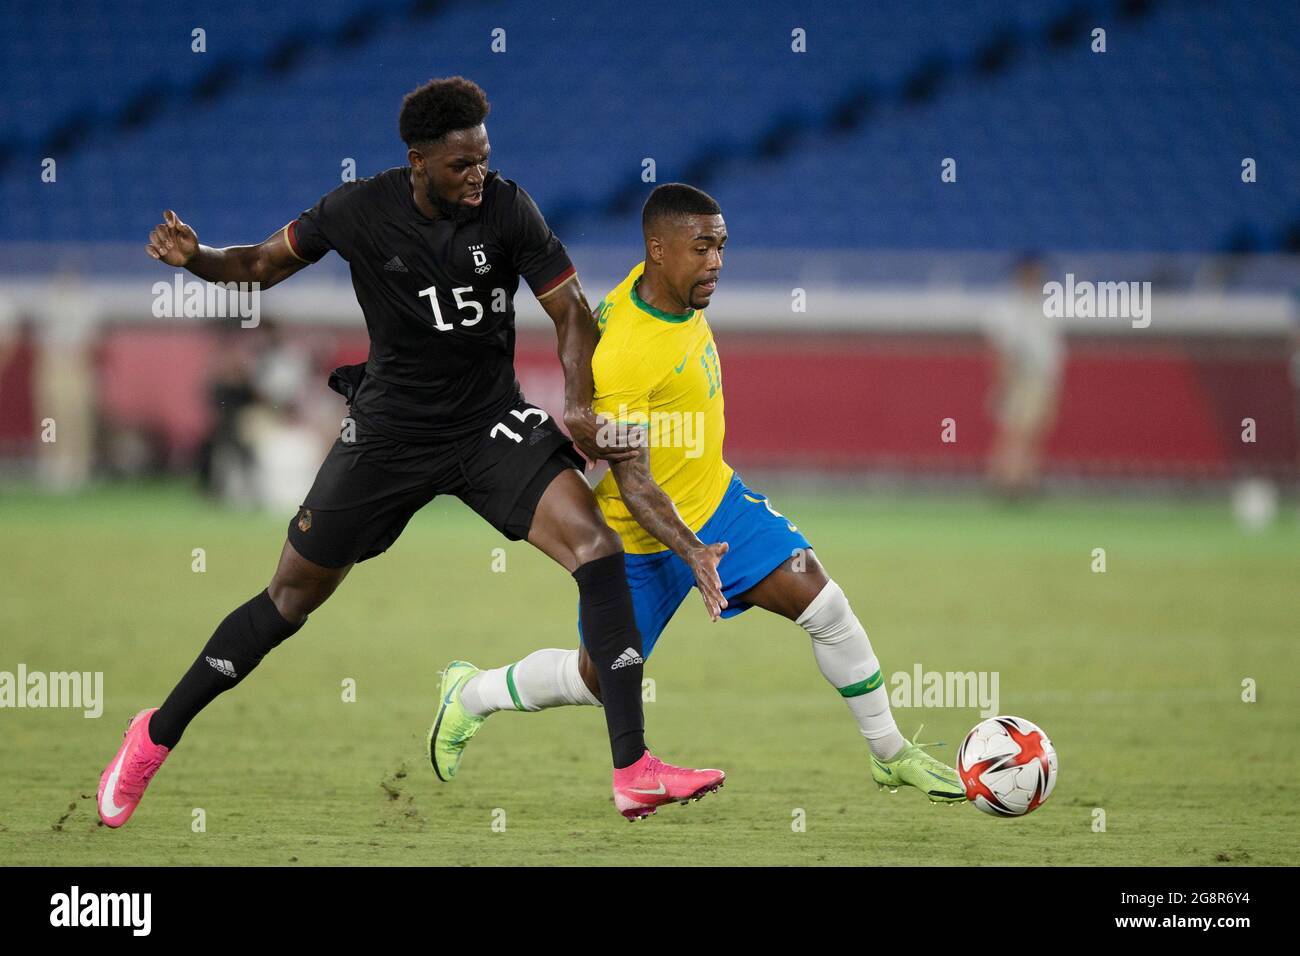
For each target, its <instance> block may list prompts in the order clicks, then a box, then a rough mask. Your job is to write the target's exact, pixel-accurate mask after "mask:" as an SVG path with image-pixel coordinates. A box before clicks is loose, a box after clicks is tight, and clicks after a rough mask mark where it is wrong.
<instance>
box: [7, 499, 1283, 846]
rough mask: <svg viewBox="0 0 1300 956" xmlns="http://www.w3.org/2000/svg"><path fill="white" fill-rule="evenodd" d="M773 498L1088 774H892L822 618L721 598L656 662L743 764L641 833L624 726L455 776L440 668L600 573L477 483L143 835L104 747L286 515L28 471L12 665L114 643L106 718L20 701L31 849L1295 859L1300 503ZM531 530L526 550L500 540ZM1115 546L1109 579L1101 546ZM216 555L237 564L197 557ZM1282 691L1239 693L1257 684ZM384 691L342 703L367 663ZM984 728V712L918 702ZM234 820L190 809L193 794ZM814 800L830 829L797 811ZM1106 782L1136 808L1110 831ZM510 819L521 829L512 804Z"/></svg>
mask: <svg viewBox="0 0 1300 956" xmlns="http://www.w3.org/2000/svg"><path fill="white" fill-rule="evenodd" d="M768 490H770V491H772V492H773V502H774V505H775V506H776V507H777V508H779V509H780V510H782V511H784V512H785V513H786V514H787V515H790V516H791V517H792V519H793V520H795V522H796V523H797V524H799V526H800V528H801V529H802V530H803V531H805V533H807V534H808V535H809V537H810V538H811V539H812V540H813V542H814V544H815V545H816V547H817V551H818V554H819V556H820V557H821V559H822V561H823V563H824V564H825V565H826V566H827V568H828V569H829V570H830V571H831V573H832V575H833V576H834V577H835V578H836V579H837V580H838V581H839V582H840V583H841V584H842V585H843V587H844V589H845V590H846V592H847V593H848V594H849V597H850V599H851V600H852V602H853V604H854V606H855V609H856V610H857V612H858V615H859V617H860V618H861V619H862V621H863V623H864V624H865V625H866V627H867V629H868V632H869V633H870V635H871V638H872V642H873V645H874V647H875V649H876V652H877V654H878V655H879V657H880V659H881V663H882V666H883V669H884V671H885V674H886V675H887V676H888V675H890V674H892V673H894V672H896V671H908V672H910V671H911V670H912V667H913V665H914V664H915V663H916V662H920V663H921V664H922V665H923V666H924V667H925V669H927V670H960V671H966V670H975V671H997V672H998V673H999V675H1000V691H1001V710H1002V711H1003V712H1008V713H1016V714H1021V715H1023V716H1025V717H1028V718H1030V719H1031V720H1034V721H1036V722H1038V723H1039V724H1041V725H1042V726H1043V727H1044V729H1046V730H1047V731H1048V733H1049V734H1050V735H1051V736H1052V738H1053V741H1054V742H1055V744H1056V748H1057V750H1058V753H1059V754H1060V761H1061V775H1060V779H1059V781H1058V786H1057V789H1056V793H1055V794H1054V795H1053V797H1052V799H1051V800H1050V801H1048V803H1047V804H1046V805H1044V807H1043V808H1042V809H1040V810H1039V811H1037V812H1036V813H1034V814H1033V815H1031V816H1030V817H1027V818H1025V819H1022V820H1011V821H1006V820H996V819H993V818H991V817H986V816H985V815H983V814H981V813H979V812H977V811H976V810H974V809H973V808H971V807H968V806H958V807H932V806H930V805H929V804H928V803H927V802H926V801H925V800H924V799H923V798H922V797H921V796H920V795H919V794H917V793H915V792H911V791H904V792H900V793H898V794H895V795H890V794H885V793H880V792H878V791H876V789H875V788H874V786H872V785H871V783H870V780H869V776H868V772H867V766H866V749H865V746H864V744H863V742H862V740H861V738H860V737H859V736H858V734H857V732H856V729H855V727H854V726H853V724H852V722H851V720H850V718H849V716H848V714H847V712H846V710H845V708H844V705H843V703H842V702H841V701H840V699H839V698H838V697H837V696H836V695H835V694H834V693H833V692H832V691H831V690H830V689H829V688H828V687H827V686H826V684H825V683H824V681H823V680H822V678H821V676H820V674H819V673H818V671H817V669H816V666H815V664H814V662H813V659H812V654H811V652H810V650H809V646H808V644H809V642H808V639H807V637H806V636H805V635H804V633H803V632H802V631H801V630H800V629H798V628H796V627H795V626H794V625H792V624H790V623H789V622H786V621H783V620H780V619H777V618H775V617H770V616H768V615H765V614H763V613H762V612H760V611H751V612H749V613H748V614H746V615H744V616H742V617H740V618H737V619H735V620H732V621H728V622H724V623H722V624H718V625H710V624H709V623H708V622H707V620H706V618H705V616H704V613H703V610H702V607H701V606H700V604H699V601H698V599H697V597H696V596H695V595H692V596H691V597H690V598H688V601H687V603H686V604H685V605H684V606H683V608H682V610H681V611H680V612H679V614H678V617H677V618H676V620H675V621H674V623H673V624H672V625H671V626H670V627H669V629H668V631H667V633H666V634H665V635H664V637H663V638H662V640H661V642H660V644H659V647H658V649H657V650H656V653H655V655H654V657H653V658H652V660H651V662H650V665H649V667H648V670H647V676H650V677H653V678H654V679H655V680H656V682H657V687H656V690H657V699H656V701H655V702H654V703H649V704H647V705H646V716H647V723H648V729H649V739H650V741H651V744H652V746H653V747H654V748H655V750H656V751H657V752H658V753H659V754H660V755H661V756H663V757H664V758H666V759H669V760H672V761H675V762H680V763H686V764H695V765H697V766H721V767H723V768H725V769H726V770H727V771H728V774H729V777H728V784H727V787H726V789H724V790H723V791H722V792H721V793H720V794H719V795H717V796H711V797H709V798H708V799H707V800H704V801H702V802H700V803H698V804H691V805H690V807H689V808H686V809H683V808H680V807H667V808H665V809H663V810H661V811H660V812H659V814H658V815H657V816H656V817H654V818H652V819H651V820H650V821H648V822H645V823H642V824H638V825H637V826H636V827H630V826H628V825H627V824H626V823H625V822H623V821H622V819H621V818H619V817H618V815H617V814H616V813H615V812H614V810H613V808H612V804H611V800H610V794H609V769H608V759H607V748H606V742H605V734H604V730H603V720H602V717H601V714H600V713H599V711H597V710H595V709H588V708H572V709H567V710H562V711H552V712H548V713H542V714H501V715H498V716H496V717H494V718H492V720H491V721H490V722H489V723H488V724H487V725H486V726H485V727H484V729H483V730H482V731H481V732H480V734H479V736H478V737H477V738H476V739H475V741H474V744H473V746H472V747H471V749H470V750H469V752H468V756H467V757H466V758H465V763H464V764H463V765H462V772H461V775H460V777H459V778H458V779H457V781H456V782H455V783H454V784H451V785H443V784H439V783H438V782H437V781H436V780H435V779H434V778H433V776H432V774H431V773H430V772H429V770H428V768H427V766H426V764H425V761H424V755H423V739H424V733H425V729H426V727H427V723H428V720H429V718H430V715H431V706H432V700H433V696H434V692H435V689H436V685H437V671H438V669H439V668H440V667H441V666H442V665H443V664H444V663H445V662H446V661H447V660H449V659H451V658H454V657H463V658H466V659H469V660H472V661H474V662H475V663H478V664H480V665H497V664H501V663H505V662H508V661H511V660H515V659H517V658H519V657H520V656H522V655H523V654H525V653H527V652H528V651H529V650H532V649H535V648H537V647H545V646H559V647H567V646H571V645H572V643H573V641H574V628H573V619H574V614H575V610H576V590H575V588H574V586H573V584H572V581H571V580H570V579H569V578H568V576H567V575H565V574H564V573H563V571H561V570H560V569H559V568H557V567H555V566H552V565H551V564H550V563H549V562H548V561H547V560H546V559H545V558H543V557H541V556H540V555H538V554H535V553H533V552H532V550H531V549H530V548H528V546H526V545H524V544H518V543H517V544H507V543H506V542H504V541H503V540H501V539H499V538H498V537H497V536H496V535H495V533H494V532H493V531H492V530H491V529H490V528H489V527H487V526H486V525H484V524H482V523H481V522H480V521H479V519H477V518H476V517H475V516H473V515H472V514H471V513H470V512H469V511H468V510H466V509H465V508H464V507H463V506H461V505H460V503H459V502H456V501H454V500H447V501H444V500H442V499H439V500H438V501H437V502H435V503H434V504H433V505H431V506H430V507H429V508H427V509H426V510H425V511H424V512H422V513H421V514H419V515H418V516H417V517H416V518H415V519H414V521H413V522H412V524H411V526H410V527H409V528H408V530H407V532H406V534H405V535H404V536H403V537H402V539H401V540H400V541H399V542H398V543H397V544H396V545H395V546H394V547H393V548H392V549H391V550H390V551H389V553H388V554H386V555H384V556H383V557H382V558H379V559H377V560H375V561H372V562H367V563H366V564H363V565H360V566H358V567H357V568H356V569H355V570H354V571H353V572H352V574H351V576H350V577H349V578H348V580H347V581H346V582H345V584H344V585H343V587H342V588H341V589H340V591H339V593H338V594H337V595H336V596H335V597H334V598H333V599H332V600H331V601H330V602H329V603H328V604H326V605H325V606H324V607H323V608H321V609H320V610H319V611H318V612H316V613H315V614H314V615H312V620H311V622H310V623H309V624H308V625H307V627H306V628H304V629H303V630H302V631H301V632H300V633H299V634H298V635H296V636H295V637H293V638H292V639H291V640H289V641H288V642H287V643H285V644H284V645H283V646H281V647H280V648H279V649H278V650H276V651H275V652H273V653H272V654H271V655H270V656H269V657H268V658H267V659H266V661H265V662H264V663H263V664H262V666H261V667H260V668H259V670H258V671H257V673H256V674H254V675H253V676H252V677H250V678H249V679H248V680H247V681H246V682H245V683H244V684H242V685H241V686H240V687H239V688H238V689H236V690H235V691H233V692H232V693H230V694H228V695H226V696H225V697H223V698H221V699H220V700H218V702H217V703H216V704H214V705H213V706H212V707H211V708H210V709H209V710H208V711H207V712H205V713H204V714H203V715H202V716H201V717H200V718H199V719H198V720H197V721H196V722H195V723H194V724H193V725H192V726H191V728H190V730H189V733H188V734H187V736H186V738H185V740H184V742H183V743H182V744H181V745H180V747H178V748H177V751H176V753H175V754H174V756H173V757H172V758H171V759H170V760H169V761H168V763H167V765H166V766H165V767H164V768H163V770H162V771H161V772H160V774H159V776H158V777H157V778H156V780H155V782H154V784H153V786H152V787H151V788H150V791H149V794H148V797H147V799H146V800H145V802H144V803H143V804H142V805H141V808H140V810H139V811H138V812H137V814H136V815H135V817H134V818H133V819H132V820H131V822H130V823H129V824H128V825H127V826H126V827H125V828H124V829H123V830H120V831H116V832H114V831H110V830H108V829H106V828H104V827H101V826H98V825H97V818H96V814H95V807H94V794H95V788H96V784H97V780H98V776H99V773H100V771H101V769H102V768H103V766H104V764H105V762H106V761H107V760H108V758H109V757H110V756H111V755H112V753H113V751H114V750H115V748H116V747H117V744H118V742H119V741H120V735H121V731H122V728H123V726H124V725H125V721H126V719H127V718H128V717H129V715H130V714H132V713H134V712H135V711H136V710H137V709H139V708H140V707H144V706H150V705H156V704H158V703H159V702H161V700H162V698H163V697H164V696H165V695H166V693H167V691H168V690H169V689H170V688H171V686H172V684H173V683H174V682H175V680H176V679H177V677H178V676H179V675H180V674H181V673H182V671H183V670H184V669H185V668H186V667H188V666H189V664H190V662H191V661H192V660H193V658H194V656H195V654H196V652H197V651H198V650H199V648H200V647H201V646H202V644H203V642H204V641H205V640H206V639H207V637H208V635H209V634H210V633H211V631H212V629H213V627H214V626H215V625H216V623H217V622H218V621H219V620H220V619H221V618H222V617H223V616H224V615H225V614H226V613H227V612H228V611H229V610H230V609H231V608H232V607H234V606H235V605H237V604H239V603H242V602H243V601H244V600H246V599H247V598H249V597H251V596H252V595H253V594H255V593H256V592H257V591H258V590H260V589H261V588H262V587H263V586H265V584H266V582H267V580H268V579H269V577H270V574H271V571H272V570H273V567H274V564H275V559H276V556H277V555H278V553H279V548H280V544H281V541H282V539H283V531H284V525H285V523H286V521H287V517H288V516H287V515H286V516H285V518H284V519H281V518H274V519H270V518H264V517H260V516H253V515H241V514H231V513H229V512H224V511H221V510H218V509H216V508H214V507H213V506H211V505H208V504H206V503H203V502H200V501H198V500H197V499H195V498H194V497H193V496H191V495H190V494H189V493H188V492H186V491H184V490H183V489H180V488H178V487H175V486H172V485H162V486H158V487H148V488H146V487H133V488H109V489H103V490H99V491H95V492H93V493H89V494H86V495H84V496H81V497H77V498H73V499H55V498H43V497H40V496H37V495H30V494H24V493H17V494H13V493H11V494H7V495H4V496H3V497H0V538H2V540H3V545H4V548H3V554H4V557H3V559H0V560H2V562H3V563H2V565H0V567H3V574H2V575H0V670H7V671H14V670H16V669H17V665H18V663H19V662H23V663H25V664H26V665H27V667H28V669H29V670H41V671H59V670H83V671H84V670H89V671H97V670H102V671H104V672H105V699H106V703H105V708H104V716H103V717H102V718H101V719H99V720H88V719H85V718H83V717H82V716H81V713H80V712H79V711H69V710H54V709H47V710H32V709H15V710H8V709H6V710H0V721H2V722H3V724H2V726H3V730H4V742H3V755H4V756H3V768H4V770H3V785H2V786H3V789H2V790H0V793H2V794H3V796H2V797H0V859H2V860H3V861H5V862H6V863H10V864H83V865H103V864H133V865H157V864H209V863H226V864H276V865H283V864H290V863H295V864H298V865H309V864H339V863H358V864H407V863H409V864H506V865H521V864H587V863H602V864H610V863H618V864H661V865H689V864H821V863H827V864H866V865H886V864H893V865H899V864H902V865H907V864H929V863H941V864H984V863H999V864H1000V863H1006V864H1066V863H1081V864H1097V865H1115V864H1140V865H1145V864H1215V863H1232V864H1242V863H1245V864H1291V865H1294V864H1296V863H1300V819H1298V818H1297V812H1296V808H1295V805H1294V804H1293V803H1292V802H1291V796H1292V790H1293V784H1294V781H1295V779H1296V777H1297V772H1298V771H1300V756H1298V754H1297V744H1296V728H1297V725H1298V724H1300V719H1298V718H1300V680H1298V679H1297V678H1298V677H1300V666H1298V665H1300V644H1298V643H1297V640H1296V638H1297V622H1298V621H1300V596H1298V594H1300V587H1298V582H1300V547H1297V545H1300V529H1298V528H1297V521H1296V516H1295V513H1294V511H1293V510H1292V511H1288V512H1287V513H1285V514H1284V515H1283V518H1282V520H1281V521H1280V522H1279V524H1278V525H1277V526H1275V527H1274V528H1273V529H1271V530H1269V531H1268V532H1266V533H1263V534H1260V535H1245V534H1242V533H1240V532H1238V531H1237V530H1236V528H1235V527H1234V526H1233V524H1232V523H1231V521H1230V519H1229V517H1228V516H1227V513H1226V508H1222V507H1219V506H1216V505H1212V504H1197V505H1164V504H1153V503H1145V504H1129V503H1098V502H1047V503H1042V504H1039V505H1036V506H1033V507H1031V508H1028V509H1025V510H1023V511H1006V510H1003V509H1001V508H999V507H998V506H995V505H992V504H988V503H984V502H981V501H976V500H966V499H944V498H938V499H916V498H910V499H909V498H892V497H891V498H879V497H870V498H868V497H859V496H852V495H848V494H845V493H836V494H828V495H816V496H814V495H810V494H808V493H796V492H793V491H788V492H783V491H781V490H779V489H775V488H770V489H768ZM497 547H504V548H506V553H507V570H506V571H505V573H493V571H492V570H491V569H492V551H493V549H494V548H497ZM1097 547H1101V548H1105V549H1106V557H1107V572H1106V573H1105V574H1094V573H1092V572H1091V571H1090V563H1091V552H1092V549H1093V548H1097ZM194 548H204V549H205V551H206V559H207V571H206V572H205V573H202V574H198V573H194V572H192V571H191V560H192V558H191V551H192V549H194ZM1248 677H1249V678H1254V679H1255V680H1256V681H1257V682H1258V701H1257V702H1256V703H1243V702H1242V701H1241V683H1242V680H1243V679H1244V678H1248ZM345 678H353V679H355V681H356V682H357V701H356V702H355V703H344V702H343V701H342V699H341V682H342V681H343V680H344V679H345ZM895 713H896V716H897V717H898V720H899V724H900V726H901V727H902V729H903V730H904V732H905V733H907V734H908V735H910V734H911V732H912V731H913V730H915V728H916V726H917V725H918V724H919V723H922V722H923V723H924V724H925V726H926V730H925V738H926V739H931V740H933V739H943V740H946V741H948V742H949V746H948V747H947V748H945V751H944V753H943V756H945V758H946V759H949V760H951V759H952V755H953V753H954V751H955V745H956V743H957V742H958V741H959V740H960V739H961V736H962V734H964V732H965V731H966V730H967V729H968V728H969V727H970V726H971V725H973V724H974V723H975V722H976V721H977V720H978V719H979V717H978V714H977V712H976V710H974V709H934V708H931V709H925V710H921V709H916V708H906V709H898V710H896V712H895ZM195 808H202V809H203V810H204V811H205V813H206V824H207V830H206V832H203V833H195V832H193V831H192V828H191V820H192V811H193V810H194V809H195ZM797 808H798V809H802V810H804V811H805V813H806V821H807V829H806V832H802V833H796V832H793V831H792V828H791V821H792V813H793V812H794V811H795V810H796V809H797ZM1094 808H1101V809H1103V810H1104V811H1105V814H1106V831H1105V832H1093V828H1092V825H1093V820H1094ZM497 809H500V810H503V811H504V812H505V822H506V829H505V831H504V832H494V830H493V828H492V823H493V819H494V811H495V810H497Z"/></svg>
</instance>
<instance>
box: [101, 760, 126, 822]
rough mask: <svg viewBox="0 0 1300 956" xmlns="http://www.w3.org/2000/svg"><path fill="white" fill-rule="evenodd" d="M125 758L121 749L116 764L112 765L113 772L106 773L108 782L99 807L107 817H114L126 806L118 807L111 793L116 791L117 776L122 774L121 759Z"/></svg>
mask: <svg viewBox="0 0 1300 956" xmlns="http://www.w3.org/2000/svg"><path fill="white" fill-rule="evenodd" d="M125 759H126V751H125V750H124V751H122V756H120V757H118V758H117V766H116V767H114V768H113V772H112V773H110V774H109V775H108V783H107V784H106V785H105V787H104V800H103V803H102V804H101V808H102V809H103V811H104V815H105V816H108V817H115V816H117V815H118V814H119V813H122V812H124V811H125V810H126V807H119V806H118V805H117V804H115V803H114V802H113V794H114V793H116V792H117V778H118V777H119V776H121V774H122V761H123V760H125Z"/></svg>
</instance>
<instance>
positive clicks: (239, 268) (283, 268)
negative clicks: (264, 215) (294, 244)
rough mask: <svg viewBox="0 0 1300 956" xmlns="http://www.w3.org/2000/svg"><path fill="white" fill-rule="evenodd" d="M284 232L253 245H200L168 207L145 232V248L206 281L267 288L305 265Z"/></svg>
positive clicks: (160, 258) (161, 260) (158, 257)
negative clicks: (254, 284) (253, 284)
mask: <svg viewBox="0 0 1300 956" xmlns="http://www.w3.org/2000/svg"><path fill="white" fill-rule="evenodd" d="M284 233H285V231H284V230H283V229H281V230H279V231H277V232H276V233H274V234H273V235H271V236H268V237H267V238H266V239H265V240H264V241H262V242H259V243H258V244H257V245H255V246H227V247H225V248H224V249H216V248H213V247H212V246H205V245H201V244H200V243H199V238H198V235H197V234H196V233H195V231H194V230H193V229H192V228H191V227H190V226H188V225H186V224H185V223H183V222H181V220H180V219H179V218H178V217H177V216H176V214H175V213H174V212H172V211H171V210H170V209H168V210H166V211H165V212H164V213H163V221H162V222H160V223H159V224H158V225H157V226H155V227H154V229H153V231H152V232H151V233H149V242H148V244H147V245H146V246H145V251H147V252H148V253H149V255H150V256H151V257H153V258H154V259H157V260H159V261H160V262H165V263H166V264H167V265H170V266H180V267H182V268H184V269H188V270H189V271H190V272H192V273H194V275H196V276H198V277H199V278H200V279H206V280H207V281H209V282H256V283H257V284H258V285H259V286H260V287H261V288H263V289H269V288H270V287H271V286H273V285H275V284H276V283H277V282H280V281H282V280H284V279H287V278H288V277H289V276H291V275H293V274H294V273H295V272H297V271H298V270H299V269H302V268H304V267H305V266H306V265H308V263H307V262H305V261H304V260H302V259H300V258H298V256H297V255H295V254H294V251H293V249H292V248H290V246H289V240H288V238H287V237H286V236H285V234H284Z"/></svg>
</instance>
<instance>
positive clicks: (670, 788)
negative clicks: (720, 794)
mask: <svg viewBox="0 0 1300 956" xmlns="http://www.w3.org/2000/svg"><path fill="white" fill-rule="evenodd" d="M726 779H727V775H726V774H725V773H723V772H722V771H721V770H691V769H689V768H687V767H674V766H673V765H672V764H666V763H664V762H663V761H662V760H660V759H659V758H658V757H656V756H654V755H653V754H651V753H650V751H648V750H647V751H646V752H645V753H643V754H642V755H641V759H640V760H638V761H637V762H636V763H634V764H632V765H631V766H629V767H624V768H623V769H622V770H615V771H614V806H615V808H616V809H617V810H618V812H619V813H621V814H623V816H625V817H627V819H628V821H629V822H631V823H635V822H636V821H637V820H640V819H641V818H642V817H648V816H650V814H652V813H654V812H655V808H656V807H660V806H663V805H664V804H665V803H680V804H682V805H683V806H685V804H686V803H687V802H688V801H690V800H699V799H701V798H703V796H704V795H705V794H706V793H713V792H714V791H716V790H717V789H718V788H719V787H721V786H722V784H723V781H725V780H726Z"/></svg>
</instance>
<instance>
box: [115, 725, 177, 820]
mask: <svg viewBox="0 0 1300 956" xmlns="http://www.w3.org/2000/svg"><path fill="white" fill-rule="evenodd" d="M157 709H158V708H157V707H150V708H149V709H148V710H142V711H140V713H138V714H136V715H135V716H134V717H132V718H131V722H130V723H129V724H127V725H126V735H125V737H126V739H124V740H123V741H122V746H121V747H119V748H118V751H117V755H116V756H115V757H114V758H113V759H112V761H110V762H109V765H108V766H107V767H105V768H104V772H103V774H101V775H100V778H99V799H98V801H97V803H98V805H99V818H100V819H101V820H103V821H104V823H105V824H107V825H108V826H110V827H120V826H121V825H122V824H123V823H126V821H127V820H129V819H130V818H131V814H132V813H134V812H135V808H136V807H138V806H139V805H140V798H141V797H143V796H144V790H145V787H147V786H149V781H150V780H151V779H152V778H153V775H154V774H155V773H157V772H158V768H159V767H161V766H162V762H163V761H164V760H166V759H167V754H169V753H170V752H171V751H169V750H168V749H167V748H166V747H164V746H162V745H161V744H156V743H154V742H153V741H152V740H150V739H149V717H150V716H151V715H152V714H153V712H154V711H155V710H157Z"/></svg>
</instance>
